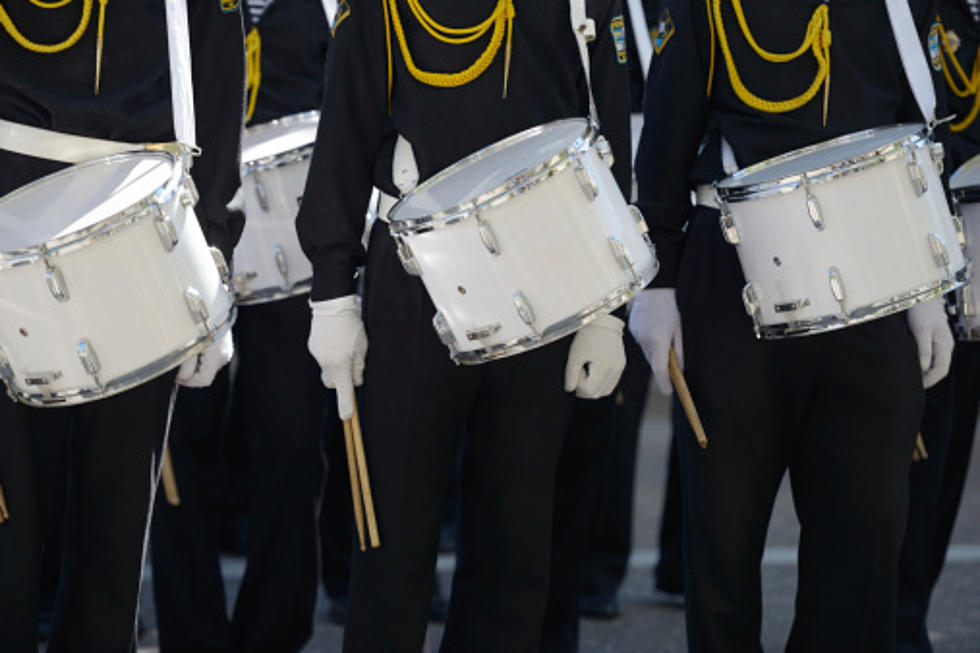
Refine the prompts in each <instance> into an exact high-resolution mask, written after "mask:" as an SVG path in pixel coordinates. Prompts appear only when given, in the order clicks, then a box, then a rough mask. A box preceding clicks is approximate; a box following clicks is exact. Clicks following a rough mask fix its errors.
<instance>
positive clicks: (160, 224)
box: [153, 212, 179, 252]
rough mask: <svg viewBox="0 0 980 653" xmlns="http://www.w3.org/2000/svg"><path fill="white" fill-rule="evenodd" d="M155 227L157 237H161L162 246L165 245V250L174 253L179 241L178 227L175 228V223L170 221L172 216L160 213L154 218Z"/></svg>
mask: <svg viewBox="0 0 980 653" xmlns="http://www.w3.org/2000/svg"><path fill="white" fill-rule="evenodd" d="M153 226H154V227H156V229H157V235H158V236H160V244H161V245H163V249H164V250H166V251H168V252H172V251H174V248H175V247H177V242H178V240H179V239H178V237H177V227H176V226H174V222H173V220H171V219H170V216H169V215H167V214H166V213H162V212H161V213H159V214H158V215H157V216H156V217H155V218H153Z"/></svg>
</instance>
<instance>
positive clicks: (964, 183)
mask: <svg viewBox="0 0 980 653" xmlns="http://www.w3.org/2000/svg"><path fill="white" fill-rule="evenodd" d="M971 186H980V154H978V155H976V156H974V157H973V158H971V159H970V160H969V161H967V162H966V163H964V164H963V165H961V166H960V167H959V168H957V169H956V172H954V173H953V174H952V175H951V176H950V178H949V187H950V188H969V187H971Z"/></svg>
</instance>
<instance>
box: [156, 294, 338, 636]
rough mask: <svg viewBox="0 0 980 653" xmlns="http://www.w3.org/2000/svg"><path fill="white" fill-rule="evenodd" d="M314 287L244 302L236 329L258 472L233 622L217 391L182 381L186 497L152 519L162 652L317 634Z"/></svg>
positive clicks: (318, 423)
mask: <svg viewBox="0 0 980 653" xmlns="http://www.w3.org/2000/svg"><path fill="white" fill-rule="evenodd" d="M309 325H310V311H309V307H308V305H307V296H305V295H304V296H300V297H293V298H289V299H283V300H279V301H275V302H269V303H265V304H257V305H254V306H241V307H239V309H238V320H237V321H236V322H235V327H234V334H235V341H236V348H237V351H238V369H237V375H236V377H235V379H234V383H236V384H240V392H241V395H240V398H241V409H242V410H243V411H244V413H243V422H244V425H245V432H244V433H241V434H237V433H233V434H229V437H244V438H245V439H246V440H247V443H248V449H249V460H250V470H249V473H248V476H249V483H248V488H249V496H248V497H247V499H248V502H247V503H248V507H249V508H248V549H247V567H246V571H245V576H244V578H243V579H242V583H241V587H240V589H239V593H238V598H237V600H236V602H235V609H234V614H233V616H232V618H231V621H230V623H229V621H228V617H227V614H226V611H225V600H224V589H223V583H222V578H221V572H220V567H219V564H218V554H217V541H216V539H215V535H216V533H209V532H208V527H209V525H210V524H212V523H213V521H214V519H213V517H214V515H213V499H212V498H211V497H212V494H213V493H211V492H210V491H209V487H208V483H209V482H210V480H209V474H211V473H212V472H213V470H214V469H215V464H216V461H215V460H214V459H215V457H216V451H217V450H218V449H219V443H218V442H217V441H216V440H215V437H214V431H215V430H216V429H215V427H214V425H215V421H218V422H220V421H221V415H220V412H221V410H222V406H223V405H224V397H223V396H221V395H222V392H221V390H220V388H219V389H215V390H212V389H197V390H195V389H187V388H184V389H181V392H180V395H179V397H178V400H177V406H176V408H175V414H174V425H173V431H172V437H171V444H170V451H171V455H172V456H173V462H174V469H175V474H176V476H177V482H178V489H179V490H180V493H181V505H180V506H177V507H174V506H170V505H169V504H166V502H164V501H162V499H161V503H160V504H159V506H158V510H157V515H156V519H155V521H154V524H153V534H152V548H153V550H152V556H153V567H154V583H153V585H154V593H155V598H156V606H157V618H158V623H159V629H160V650H161V651H163V652H164V653H166V652H169V651H173V652H179V651H201V652H205V651H234V652H235V653H239V652H243V651H276V652H280V651H283V652H285V651H297V650H299V649H300V648H302V647H303V645H304V644H305V643H306V642H307V641H308V640H309V638H310V636H311V635H312V632H313V619H314V609H315V605H316V596H317V569H318V557H319V553H318V548H317V546H318V542H317V511H318V508H319V501H320V492H321V490H322V482H323V473H324V472H323V454H322V451H321V438H322V437H323V429H324V428H325V424H324V417H325V414H326V402H327V393H326V390H325V388H324V387H323V384H322V383H321V382H320V372H319V368H318V367H317V365H316V362H315V361H314V360H313V358H312V357H311V356H310V355H309V353H308V352H307V350H306V340H307V338H308V336H309Z"/></svg>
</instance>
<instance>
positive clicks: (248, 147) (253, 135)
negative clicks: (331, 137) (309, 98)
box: [242, 111, 320, 165]
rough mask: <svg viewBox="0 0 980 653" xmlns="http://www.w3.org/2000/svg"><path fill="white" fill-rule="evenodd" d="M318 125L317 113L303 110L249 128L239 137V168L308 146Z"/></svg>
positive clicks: (314, 138) (312, 140)
mask: <svg viewBox="0 0 980 653" xmlns="http://www.w3.org/2000/svg"><path fill="white" fill-rule="evenodd" d="M319 122H320V112H319V111H307V112H305V113H298V114H296V115H293V116H286V117H285V118H280V119H279V120H273V121H271V122H266V123H262V124H261V125H256V126H255V127H249V128H248V129H246V130H245V133H244V134H243V135H242V165H248V164H250V163H253V162H255V161H261V160H262V159H268V158H270V157H275V156H278V155H280V154H283V153H284V152H289V151H291V150H297V149H300V148H303V147H308V146H310V145H312V144H313V142H314V141H316V128H317V125H318V124H319Z"/></svg>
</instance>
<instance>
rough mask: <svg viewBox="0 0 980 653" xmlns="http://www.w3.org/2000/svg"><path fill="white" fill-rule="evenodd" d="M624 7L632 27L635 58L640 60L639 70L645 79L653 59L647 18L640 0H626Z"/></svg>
mask: <svg viewBox="0 0 980 653" xmlns="http://www.w3.org/2000/svg"><path fill="white" fill-rule="evenodd" d="M626 5H627V7H628V8H629V12H630V23H631V24H632V25H633V40H634V41H636V56H638V57H639V58H640V69H641V70H642V71H643V79H646V78H647V70H649V69H650V60H651V59H652V58H653V40H652V39H651V38H650V26H649V25H647V16H646V13H644V11H643V3H642V2H641V1H640V0H626Z"/></svg>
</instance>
